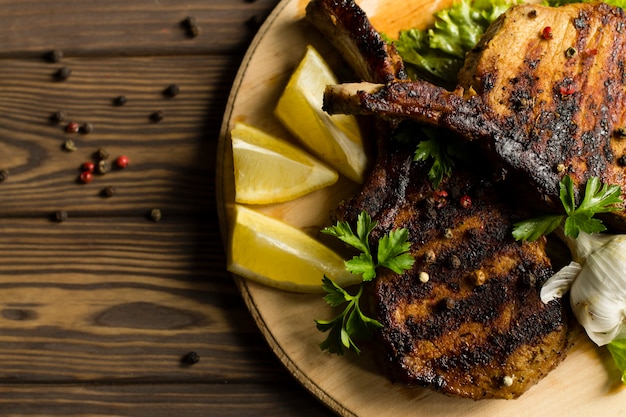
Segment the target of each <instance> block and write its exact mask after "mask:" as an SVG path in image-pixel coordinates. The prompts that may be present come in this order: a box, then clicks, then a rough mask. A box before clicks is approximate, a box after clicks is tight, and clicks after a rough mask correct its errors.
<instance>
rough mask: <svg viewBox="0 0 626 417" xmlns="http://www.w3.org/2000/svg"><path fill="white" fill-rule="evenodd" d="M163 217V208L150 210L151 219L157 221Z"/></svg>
mask: <svg viewBox="0 0 626 417" xmlns="http://www.w3.org/2000/svg"><path fill="white" fill-rule="evenodd" d="M161 218H162V214H161V210H159V209H152V210H150V219H151V220H152V221H155V222H160V221H161Z"/></svg>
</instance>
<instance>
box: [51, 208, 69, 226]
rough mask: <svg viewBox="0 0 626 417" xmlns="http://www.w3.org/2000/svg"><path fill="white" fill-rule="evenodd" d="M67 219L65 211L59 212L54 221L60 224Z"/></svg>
mask: <svg viewBox="0 0 626 417" xmlns="http://www.w3.org/2000/svg"><path fill="white" fill-rule="evenodd" d="M67 217H68V216H67V211H65V210H58V211H57V212H55V213H54V220H55V221H57V222H59V223H61V222H64V221H66V220H67Z"/></svg>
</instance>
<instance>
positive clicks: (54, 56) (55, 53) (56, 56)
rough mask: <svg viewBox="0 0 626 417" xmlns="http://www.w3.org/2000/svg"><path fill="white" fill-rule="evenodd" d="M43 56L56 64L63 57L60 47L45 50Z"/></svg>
mask: <svg viewBox="0 0 626 417" xmlns="http://www.w3.org/2000/svg"><path fill="white" fill-rule="evenodd" d="M44 58H45V59H46V61H48V62H52V63H53V64H56V63H57V62H60V61H61V60H62V59H63V51H61V50H60V49H54V50H52V51H49V52H47V53H46V55H45V56H44Z"/></svg>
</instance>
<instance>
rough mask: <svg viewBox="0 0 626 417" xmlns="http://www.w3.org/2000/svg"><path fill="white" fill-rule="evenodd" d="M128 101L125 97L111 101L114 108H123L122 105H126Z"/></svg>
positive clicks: (118, 97)
mask: <svg viewBox="0 0 626 417" xmlns="http://www.w3.org/2000/svg"><path fill="white" fill-rule="evenodd" d="M127 101H128V100H127V99H126V96H117V97H115V98H114V99H113V105H114V106H123V105H124V104H126V102H127Z"/></svg>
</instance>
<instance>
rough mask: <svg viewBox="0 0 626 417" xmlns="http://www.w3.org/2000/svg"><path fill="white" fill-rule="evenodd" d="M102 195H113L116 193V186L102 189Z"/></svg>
mask: <svg viewBox="0 0 626 417" xmlns="http://www.w3.org/2000/svg"><path fill="white" fill-rule="evenodd" d="M101 195H102V196H103V197H113V196H114V195H115V187H112V186H110V185H109V186H106V187H104V188H103V189H102V192H101Z"/></svg>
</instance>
